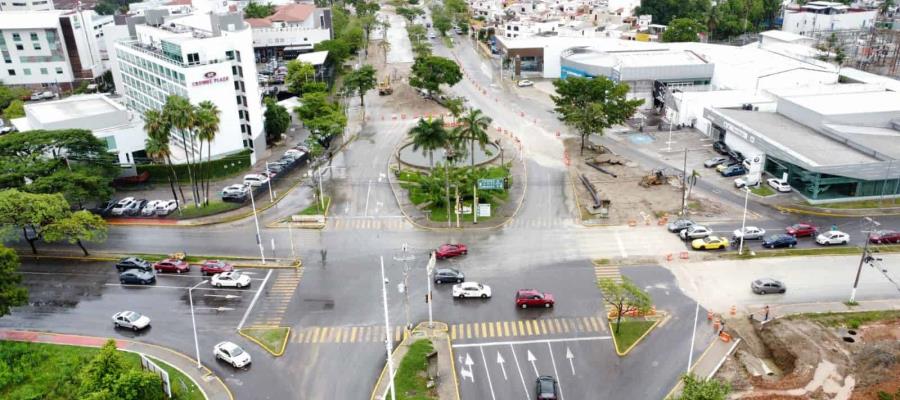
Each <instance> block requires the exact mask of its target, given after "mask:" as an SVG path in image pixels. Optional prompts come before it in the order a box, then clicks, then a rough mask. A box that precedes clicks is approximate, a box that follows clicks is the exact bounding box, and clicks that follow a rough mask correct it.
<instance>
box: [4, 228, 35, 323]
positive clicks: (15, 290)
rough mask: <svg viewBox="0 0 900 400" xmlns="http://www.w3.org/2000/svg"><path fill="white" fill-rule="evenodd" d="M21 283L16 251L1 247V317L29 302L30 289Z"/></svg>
mask: <svg viewBox="0 0 900 400" xmlns="http://www.w3.org/2000/svg"><path fill="white" fill-rule="evenodd" d="M21 283H22V275H21V274H19V256H18V255H17V254H16V252H15V250H13V249H10V248H7V247H4V246H3V245H0V317H2V316H4V315H7V314H9V310H10V308H11V307H16V306H21V305H25V303H27V302H28V289H26V288H24V287H22V286H21Z"/></svg>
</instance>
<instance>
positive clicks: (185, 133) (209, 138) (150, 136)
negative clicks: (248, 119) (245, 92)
mask: <svg viewBox="0 0 900 400" xmlns="http://www.w3.org/2000/svg"><path fill="white" fill-rule="evenodd" d="M219 113H220V112H219V108H218V107H216V105H215V104H213V103H212V102H211V101H202V102H200V103H199V104H197V105H192V104H191V103H190V102H189V101H188V100H187V99H186V98H184V97H181V96H176V95H171V96H169V97H168V98H167V99H166V104H165V105H164V106H163V108H162V110H147V111H146V112H144V131H145V132H147V140H146V142H145V146H146V150H147V155H148V156H150V157H151V158H152V159H154V160H156V161H158V162H163V161H164V162H165V163H166V165H168V166H169V171H170V175H169V176H168V178H169V186H170V187H171V188H172V195H173V196H174V197H175V200H176V201H178V203H179V205H181V204H184V203H186V202H187V199H186V198H185V196H184V190H183V189H182V187H181V184H180V183H179V181H178V174H177V172H176V170H175V167H174V166H173V164H172V148H171V140H172V139H173V138H174V139H175V140H176V141H178V142H180V145H179V146H178V147H181V148H182V150H183V151H184V160H185V169H186V170H187V173H188V179H189V181H190V184H191V195H192V200H193V202H194V206H195V207H200V205H201V198H202V199H203V201H202V203H203V205H207V204H209V178H210V173H209V172H210V171H209V162H210V159H211V158H212V142H213V140H215V138H216V134H217V133H218V132H219V123H220V118H219ZM204 143H206V163H205V164H204V163H203V145H204ZM176 187H177V188H178V192H177V193H176V191H175V188H176ZM178 194H181V200H178ZM180 210H181V207H179V211H180Z"/></svg>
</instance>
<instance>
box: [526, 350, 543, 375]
mask: <svg viewBox="0 0 900 400" xmlns="http://www.w3.org/2000/svg"><path fill="white" fill-rule="evenodd" d="M528 361H531V368H534V376H541V375H540V374H538V371H537V365H535V364H534V362H535V361H537V358H536V357H535V356H534V354H531V350H528Z"/></svg>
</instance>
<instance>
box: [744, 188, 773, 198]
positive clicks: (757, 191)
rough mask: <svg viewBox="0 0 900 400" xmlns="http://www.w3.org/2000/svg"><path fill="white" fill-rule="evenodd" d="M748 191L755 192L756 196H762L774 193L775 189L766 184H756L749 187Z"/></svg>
mask: <svg viewBox="0 0 900 400" xmlns="http://www.w3.org/2000/svg"><path fill="white" fill-rule="evenodd" d="M750 192H752V193H753V194H755V195H757V196H762V197H767V196H771V195H773V194H775V191H774V190H772V188H770V187H768V186H762V185H760V186H756V187H751V188H750Z"/></svg>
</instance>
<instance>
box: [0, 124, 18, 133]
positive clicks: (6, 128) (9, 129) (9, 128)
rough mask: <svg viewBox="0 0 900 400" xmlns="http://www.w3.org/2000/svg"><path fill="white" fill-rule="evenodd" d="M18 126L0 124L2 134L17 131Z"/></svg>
mask: <svg viewBox="0 0 900 400" xmlns="http://www.w3.org/2000/svg"><path fill="white" fill-rule="evenodd" d="M15 130H16V127H14V126H0V135H5V134H7V133H13V132H15Z"/></svg>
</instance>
